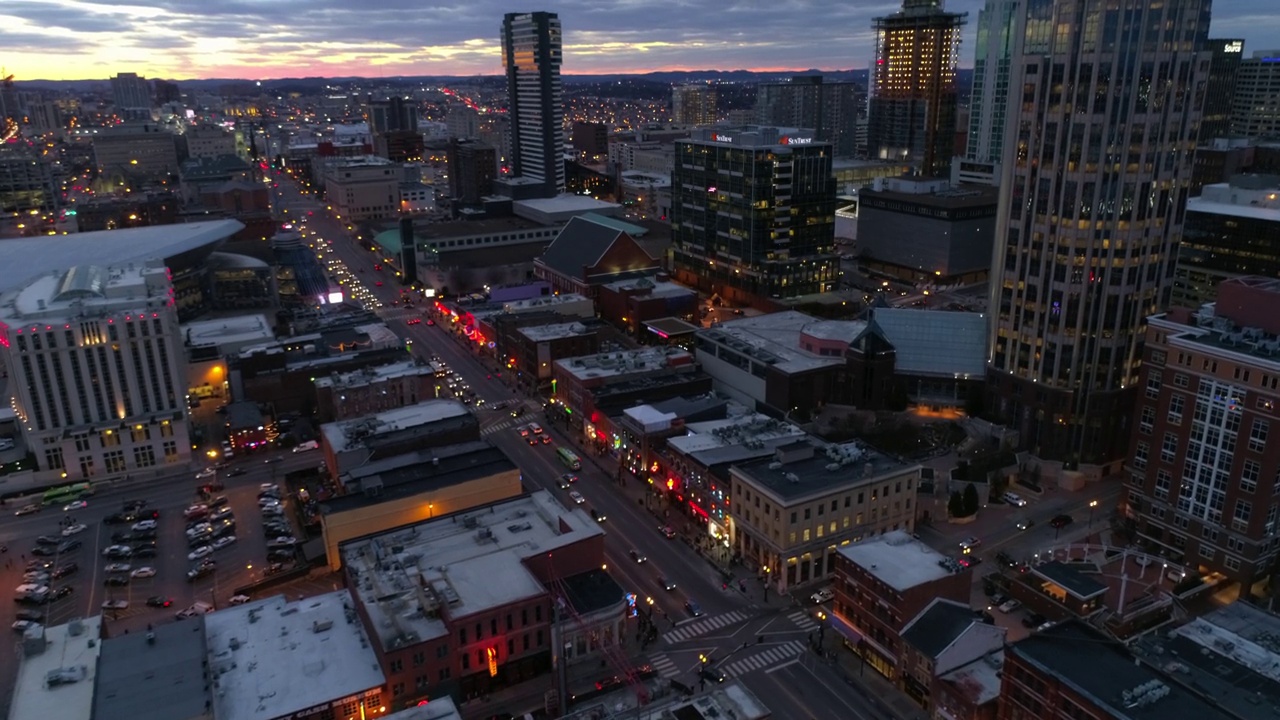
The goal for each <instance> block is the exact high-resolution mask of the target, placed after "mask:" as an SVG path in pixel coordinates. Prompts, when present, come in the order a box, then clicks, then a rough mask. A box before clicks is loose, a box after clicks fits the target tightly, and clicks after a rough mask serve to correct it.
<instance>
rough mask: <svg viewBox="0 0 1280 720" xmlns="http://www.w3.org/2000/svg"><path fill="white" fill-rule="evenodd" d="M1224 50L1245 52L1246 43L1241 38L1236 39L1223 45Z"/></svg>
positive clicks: (1225, 51) (1226, 51)
mask: <svg viewBox="0 0 1280 720" xmlns="http://www.w3.org/2000/svg"><path fill="white" fill-rule="evenodd" d="M1222 52H1224V53H1239V52H1244V43H1243V42H1241V41H1239V40H1236V41H1234V42H1229V43H1227V44H1226V45H1223V46H1222Z"/></svg>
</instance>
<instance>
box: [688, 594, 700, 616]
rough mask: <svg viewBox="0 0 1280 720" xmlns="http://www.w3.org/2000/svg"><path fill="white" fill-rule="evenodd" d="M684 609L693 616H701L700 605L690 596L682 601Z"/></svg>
mask: <svg viewBox="0 0 1280 720" xmlns="http://www.w3.org/2000/svg"><path fill="white" fill-rule="evenodd" d="M684 609H685V610H686V611H688V613H689V614H690V615H692V616H693V617H702V606H701V605H699V604H698V602H697V601H696V600H694V599H692V598H690V599H688V600H685V601H684Z"/></svg>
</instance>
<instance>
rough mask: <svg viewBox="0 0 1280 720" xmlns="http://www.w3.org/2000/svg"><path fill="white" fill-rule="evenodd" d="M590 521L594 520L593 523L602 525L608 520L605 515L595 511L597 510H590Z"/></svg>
mask: <svg viewBox="0 0 1280 720" xmlns="http://www.w3.org/2000/svg"><path fill="white" fill-rule="evenodd" d="M591 519H592V520H595V521H596V522H598V523H602V522H604V521H605V520H608V519H609V516H608V515H605V514H604V513H602V512H600V511H599V510H597V509H595V508H591Z"/></svg>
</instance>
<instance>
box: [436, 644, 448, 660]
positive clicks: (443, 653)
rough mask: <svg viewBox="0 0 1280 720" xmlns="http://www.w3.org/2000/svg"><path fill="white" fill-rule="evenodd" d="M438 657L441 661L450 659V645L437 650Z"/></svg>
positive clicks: (444, 645)
mask: <svg viewBox="0 0 1280 720" xmlns="http://www.w3.org/2000/svg"><path fill="white" fill-rule="evenodd" d="M436 657H437V658H440V659H444V658H447V657H449V643H445V644H443V645H441V646H440V647H438V648H436Z"/></svg>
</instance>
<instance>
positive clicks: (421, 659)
mask: <svg viewBox="0 0 1280 720" xmlns="http://www.w3.org/2000/svg"><path fill="white" fill-rule="evenodd" d="M426 662H427V654H426V653H424V652H422V651H421V650H419V651H418V652H416V653H414V654H413V664H414V665H422V664H424V663H426Z"/></svg>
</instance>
